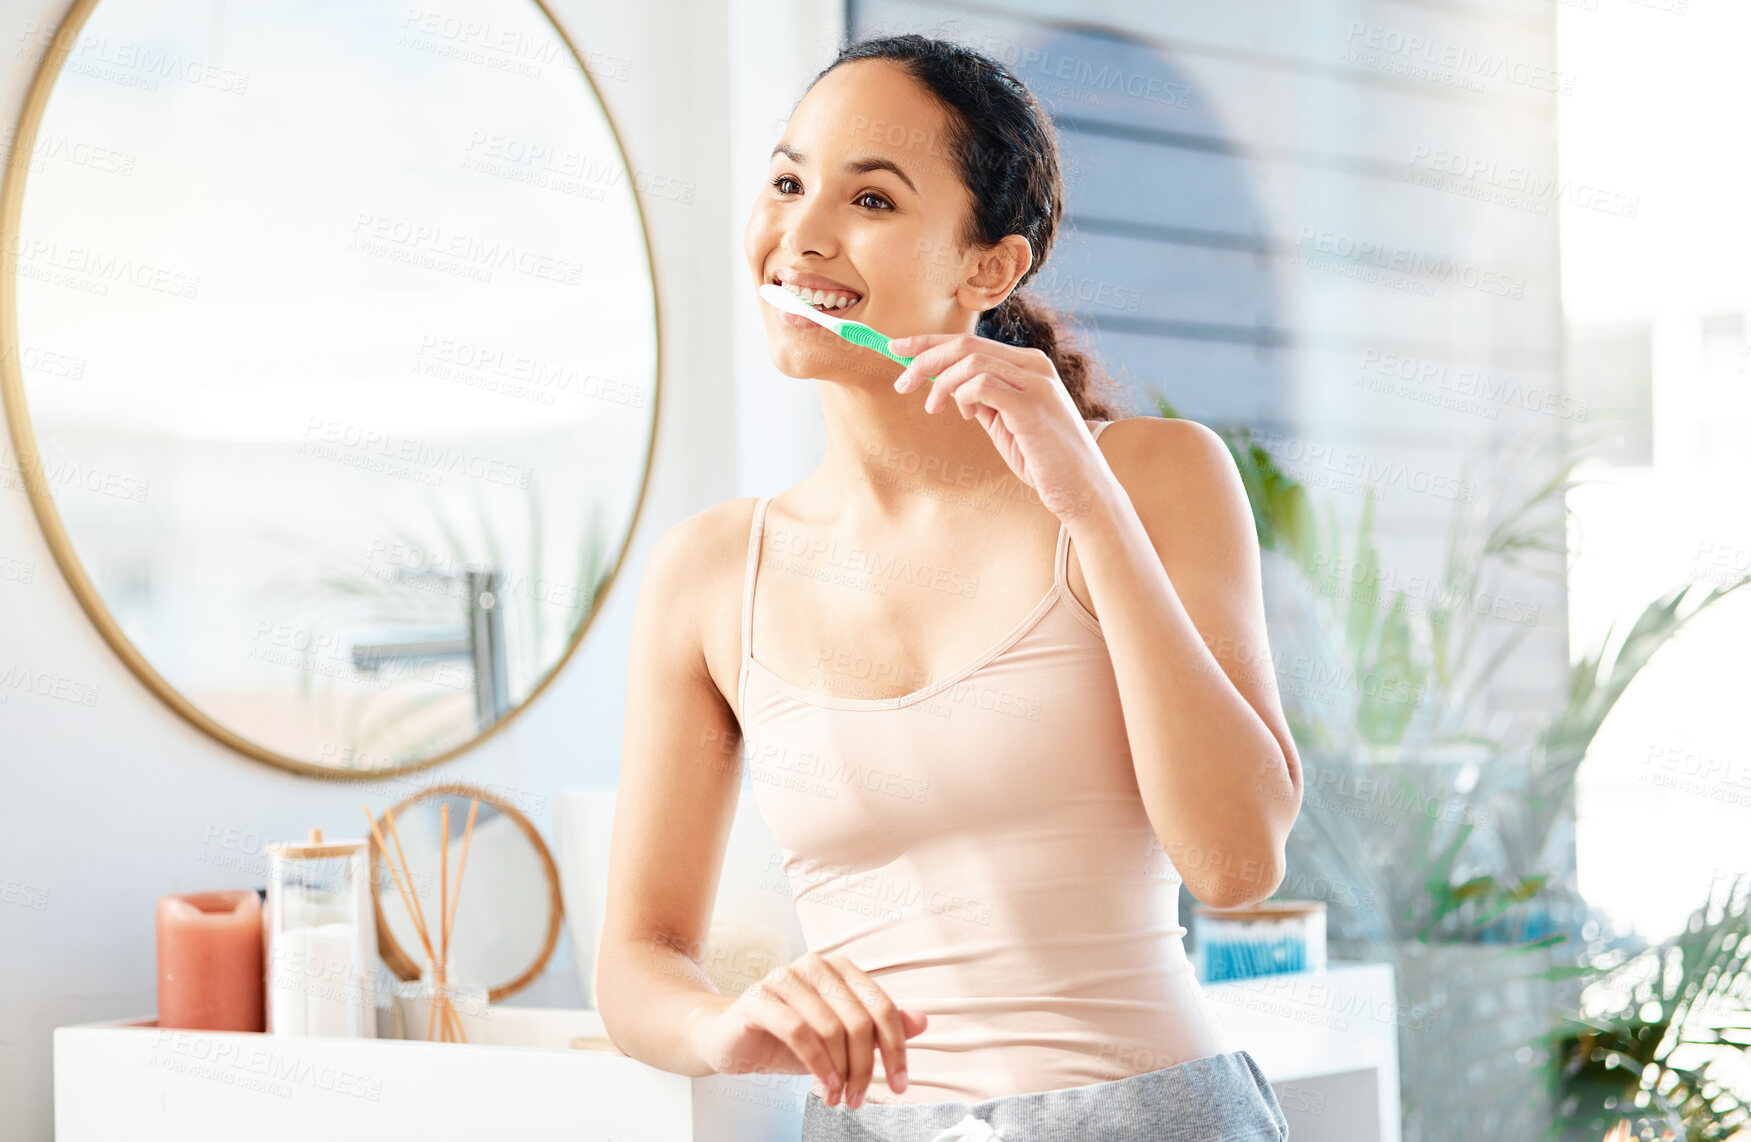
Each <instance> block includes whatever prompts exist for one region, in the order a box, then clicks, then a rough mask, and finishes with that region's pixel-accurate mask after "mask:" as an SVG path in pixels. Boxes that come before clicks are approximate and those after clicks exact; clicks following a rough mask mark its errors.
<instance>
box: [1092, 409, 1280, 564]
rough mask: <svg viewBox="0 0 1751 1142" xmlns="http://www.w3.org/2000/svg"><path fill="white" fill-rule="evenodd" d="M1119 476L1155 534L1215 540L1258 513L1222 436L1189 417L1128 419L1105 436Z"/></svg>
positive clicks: (1104, 446) (1104, 449) (1109, 428)
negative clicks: (1213, 533)
mask: <svg viewBox="0 0 1751 1142" xmlns="http://www.w3.org/2000/svg"><path fill="white" fill-rule="evenodd" d="M1100 444H1101V450H1102V452H1104V453H1105V455H1106V458H1107V465H1108V467H1110V468H1111V469H1112V470H1113V476H1114V478H1116V479H1117V480H1118V481H1119V484H1120V485H1121V486H1122V487H1123V488H1124V489H1125V492H1126V494H1128V495H1129V496H1130V498H1131V502H1132V503H1133V504H1134V505H1136V508H1137V512H1138V515H1139V516H1140V517H1141V518H1142V519H1143V522H1144V524H1145V525H1148V526H1150V530H1151V531H1152V532H1153V531H1155V530H1156V526H1157V525H1159V527H1160V528H1161V530H1162V532H1163V533H1164V534H1176V535H1183V534H1194V533H1195V534H1202V535H1206V536H1207V535H1209V534H1210V527H1211V526H1212V525H1214V526H1216V527H1218V528H1223V527H1226V526H1231V525H1232V524H1234V523H1235V521H1236V520H1237V519H1238V518H1239V517H1240V516H1244V517H1245V518H1246V520H1247V521H1248V522H1250V520H1251V517H1252V509H1251V505H1250V503H1249V501H1248V500H1247V498H1246V489H1245V486H1244V484H1243V483H1242V482H1241V478H1240V470H1239V468H1238V467H1237V466H1236V465H1235V462H1234V455H1233V453H1232V452H1230V451H1229V449H1228V443H1227V441H1225V440H1224V439H1223V438H1222V436H1221V434H1219V433H1217V432H1216V431H1215V430H1214V429H1212V428H1210V427H1209V426H1208V425H1206V424H1202V423H1200V422H1198V421H1195V420H1187V419H1185V418H1183V417H1169V416H1128V417H1126V418H1124V419H1123V420H1119V421H1115V422H1113V423H1112V424H1110V425H1108V426H1107V428H1106V429H1105V430H1104V431H1102V432H1101V435H1100Z"/></svg>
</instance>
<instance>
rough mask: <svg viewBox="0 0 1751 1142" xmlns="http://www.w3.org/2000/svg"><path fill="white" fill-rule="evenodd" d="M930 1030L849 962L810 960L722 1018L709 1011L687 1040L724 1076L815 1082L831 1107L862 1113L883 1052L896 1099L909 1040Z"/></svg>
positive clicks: (777, 974)
mask: <svg viewBox="0 0 1751 1142" xmlns="http://www.w3.org/2000/svg"><path fill="white" fill-rule="evenodd" d="M927 1022H928V1017H927V1016H925V1014H924V1013H923V1012H921V1011H911V1010H902V1009H901V1008H900V1007H898V1006H897V1005H896V1004H895V1003H894V1001H893V1000H892V999H890V998H889V997H888V994H887V992H885V991H883V990H882V989H881V987H880V985H878V984H877V983H876V982H875V980H873V979H871V978H870V977H869V976H868V975H866V974H865V973H864V972H863V971H862V970H861V969H859V968H858V967H857V966H856V965H854V964H853V963H852V962H851V961H850V960H848V959H846V958H845V957H844V956H821V955H817V954H816V953H814V952H805V953H803V954H802V955H800V956H798V957H797V958H796V959H794V960H792V961H791V962H790V963H788V964H785V965H784V966H783V967H779V968H774V969H773V970H772V971H771V972H768V973H767V975H766V977H765V978H764V979H762V980H760V981H759V982H758V983H755V984H753V985H751V986H750V987H749V988H748V989H747V990H746V991H744V992H742V994H740V995H738V996H736V998H735V1000H734V1002H732V1003H731V1004H730V1005H729V1006H728V1007H726V1008H724V1009H723V1010H722V1011H721V1012H718V1013H717V1014H712V1013H710V1011H709V1009H706V1010H704V1011H701V1012H700V1013H699V1014H698V1017H697V1018H696V1019H693V1020H691V1021H690V1023H689V1026H688V1028H687V1035H688V1038H689V1039H690V1041H691V1043H692V1045H693V1048H694V1050H695V1052H696V1053H697V1054H698V1055H699V1056H700V1057H701V1058H703V1059H705V1060H706V1061H707V1062H708V1063H710V1064H711V1066H712V1068H713V1069H714V1070H716V1071H718V1072H720V1073H722V1074H730V1075H738V1074H746V1073H748V1072H750V1071H759V1072H778V1073H781V1074H792V1075H800V1074H813V1075H814V1076H815V1077H816V1078H817V1079H819V1080H820V1082H821V1085H822V1086H824V1087H825V1088H826V1089H827V1098H826V1102H827V1105H828V1106H832V1105H835V1104H836V1103H837V1102H838V1101H839V1098H840V1096H841V1095H843V1096H844V1101H845V1104H846V1105H847V1106H850V1107H853V1108H855V1107H858V1106H861V1105H863V1099H864V1094H865V1092H866V1091H867V1090H868V1089H869V1084H870V1077H871V1074H872V1072H873V1070H874V1067H875V1051H876V1048H878V1047H879V1048H880V1049H881V1052H882V1069H883V1073H885V1074H886V1075H887V1076H888V1086H889V1087H890V1088H891V1089H892V1090H893V1091H894V1092H895V1093H896V1094H898V1093H900V1092H902V1091H904V1090H905V1089H906V1040H907V1039H910V1038H911V1037H912V1036H914V1035H916V1034H918V1033H919V1032H920V1031H923V1030H924V1027H925V1024H926V1023H927Z"/></svg>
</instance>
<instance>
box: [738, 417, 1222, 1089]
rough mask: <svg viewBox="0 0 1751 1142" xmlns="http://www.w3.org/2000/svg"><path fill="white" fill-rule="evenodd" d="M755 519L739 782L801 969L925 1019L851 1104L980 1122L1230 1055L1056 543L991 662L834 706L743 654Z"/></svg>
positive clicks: (1089, 617) (1095, 633) (1114, 701)
mask: <svg viewBox="0 0 1751 1142" xmlns="http://www.w3.org/2000/svg"><path fill="white" fill-rule="evenodd" d="M1107 423H1110V422H1102V423H1100V424H1099V425H1098V426H1097V427H1096V428H1095V433H1096V435H1097V436H1098V434H1099V432H1100V431H1101V430H1102V429H1104V428H1105V427H1106V424H1107ZM770 501H771V497H770V496H768V497H764V498H762V499H761V500H760V501H759V502H758V503H757V504H756V505H755V508H754V518H753V523H752V526H751V527H750V534H749V538H748V563H747V573H746V582H745V584H744V587H743V595H742V659H741V668H740V676H739V681H738V686H739V688H740V689H739V703H740V709H741V711H742V719H743V724H742V731H743V754H744V759H745V761H746V762H747V765H746V769H745V773H746V776H747V778H748V779H749V780H751V782H752V785H753V795H754V797H755V800H756V803H757V805H758V807H759V809H760V812H761V814H762V815H763V816H764V818H765V819H766V822H767V824H768V826H769V827H770V828H771V829H772V831H773V834H774V835H775V836H776V837H777V839H778V842H779V844H780V846H781V856H782V870H783V872H784V874H785V876H786V878H787V880H788V888H789V890H790V892H791V895H792V897H793V899H794V900H795V902H796V908H797V913H798V918H799V920H800V922H801V924H802V929H803V934H804V936H805V937H806V939H807V941H808V946H809V948H810V950H812V951H815V952H818V953H820V954H823V955H833V954H839V955H844V956H846V957H847V958H849V959H850V960H851V962H852V963H853V964H855V965H857V966H858V967H859V968H861V969H862V970H864V971H865V972H868V973H869V974H870V976H871V977H873V978H874V979H875V980H876V981H877V982H878V983H879V984H880V985H881V986H882V988H883V989H884V990H886V991H887V993H888V994H889V995H890V996H891V997H892V998H893V999H894V1000H895V1001H896V1002H897V1003H899V1004H900V1006H902V1007H910V1008H915V1009H917V1010H920V1011H923V1012H925V1013H926V1014H928V1015H929V1017H930V1024H929V1026H928V1027H927V1028H926V1029H925V1030H924V1031H923V1032H922V1033H921V1034H919V1035H916V1036H914V1037H913V1038H912V1039H910V1040H909V1041H908V1045H907V1077H908V1079H909V1082H910V1085H909V1086H908V1087H907V1089H906V1091H905V1092H904V1093H903V1094H900V1095H895V1094H893V1093H892V1092H891V1091H890V1090H889V1089H888V1087H887V1085H886V1079H885V1076H884V1073H883V1066H882V1058H881V1054H880V1052H879V1051H878V1052H877V1054H876V1060H875V1074H874V1078H873V1080H872V1082H871V1084H870V1087H869V1093H868V1101H870V1102H872V1103H873V1102H877V1101H890V1102H894V1101H897V1102H940V1101H946V1100H952V1099H964V1100H967V1101H973V1102H977V1101H981V1100H984V1099H989V1098H998V1097H1001V1096H1005V1095H1011V1094H1021V1093H1027V1092H1033V1091H1045V1090H1055V1089H1058V1088H1062V1087H1070V1086H1081V1085H1084V1084H1088V1083H1096V1082H1104V1081H1108V1080H1112V1079H1120V1078H1128V1077H1130V1076H1131V1075H1135V1074H1141V1073H1143V1072H1145V1071H1152V1070H1158V1069H1160V1068H1162V1067H1169V1066H1173V1065H1174V1064H1176V1063H1181V1062H1185V1061H1186V1060H1188V1059H1195V1058H1202V1057H1205V1056H1208V1055H1214V1054H1220V1053H1223V1052H1226V1051H1229V1050H1232V1049H1233V1048H1232V1046H1231V1045H1230V1041H1229V1039H1228V1036H1227V1033H1226V1029H1225V1028H1224V1027H1223V1025H1222V1020H1221V1016H1220V1015H1219V1014H1218V1013H1217V1011H1216V1009H1215V1006H1214V1004H1212V1003H1211V1002H1210V1001H1209V999H1208V998H1207V997H1206V996H1205V994H1204V992H1203V990H1202V989H1201V987H1200V986H1199V983H1198V980H1197V976H1196V972H1195V970H1194V967H1193V965H1192V963H1191V962H1190V961H1189V960H1188V959H1187V957H1186V952H1185V946H1184V943H1183V941H1182V937H1183V936H1184V935H1185V933H1186V929H1185V928H1184V927H1183V926H1181V924H1180V923H1179V916H1178V904H1179V900H1178V890H1179V885H1180V877H1179V874H1178V872H1177V871H1176V870H1175V869H1174V867H1173V865H1172V863H1171V862H1170V861H1169V860H1168V857H1167V854H1166V852H1165V850H1164V849H1163V848H1162V846H1161V843H1160V841H1159V840H1158V839H1157V838H1156V836H1155V831H1154V829H1153V828H1152V827H1151V826H1150V823H1149V818H1148V816H1147V815H1146V814H1145V812H1144V809H1143V801H1142V797H1141V795H1140V794H1139V792H1138V788H1137V780H1136V775H1135V773H1134V772H1133V770H1132V767H1131V752H1130V746H1129V743H1128V741H1127V739H1126V736H1125V723H1124V719H1123V716H1122V714H1121V711H1120V707H1119V693H1118V687H1117V681H1116V679H1115V676H1114V674H1113V668H1112V660H1111V658H1110V657H1109V656H1108V654H1107V651H1106V640H1105V638H1104V636H1103V635H1102V634H1101V629H1100V623H1099V621H1098V620H1097V619H1096V618H1095V617H1094V615H1093V614H1091V613H1090V612H1089V611H1088V609H1087V608H1085V607H1084V606H1083V605H1082V604H1081V602H1080V601H1078V600H1077V598H1076V596H1075V594H1074V593H1073V592H1072V591H1071V590H1070V585H1069V579H1068V565H1069V564H1068V558H1069V531H1068V530H1067V529H1066V528H1065V527H1062V526H1061V527H1060V528H1059V529H1058V545H1057V551H1056V554H1055V556H1054V559H1053V573H1052V586H1051V589H1050V590H1048V591H1047V592H1046V595H1045V597H1044V598H1042V599H1041V600H1040V601H1039V602H1038V603H1037V604H1036V605H1035V606H1034V608H1033V609H1032V610H1031V611H1029V612H1028V614H1027V615H1025V616H1024V617H1023V618H1022V619H1021V621H1020V622H1018V623H1016V625H1015V626H1014V628H1013V629H1011V630H1010V631H1009V633H1008V634H1006V635H1004V636H1003V637H1002V638H1000V639H999V640H998V641H997V643H996V644H995V645H993V646H992V647H991V648H990V649H988V650H986V651H985V652H984V653H983V654H980V655H979V656H978V657H976V658H974V659H973V660H972V661H971V662H969V663H967V664H966V665H965V666H962V667H961V668H960V669H958V670H955V671H952V672H951V673H949V674H948V675H946V676H945V677H942V678H938V679H937V680H935V681H934V682H931V683H930V684H928V685H926V686H924V687H922V688H921V689H918V690H915V691H913V692H911V693H909V694H903V695H901V696H899V697H892V698H859V697H848V696H845V695H843V694H832V693H823V692H818V691H816V690H810V689H805V688H803V687H801V686H798V685H795V684H792V683H791V682H788V681H786V680H785V679H782V678H779V677H778V676H777V675H775V674H773V673H771V672H770V671H768V670H767V669H766V668H765V667H764V666H762V665H761V664H760V662H759V661H758V660H756V659H755V657H754V653H753V616H754V593H755V583H756V580H757V577H758V574H757V573H758V571H759V567H760V558H761V543H760V540H761V533H762V531H763V528H764V522H765V515H766V506H767V504H768V503H769V502H770ZM769 629H778V630H782V621H780V622H779V623H777V624H774V625H773V627H772V628H769ZM780 885H781V887H783V886H784V882H780ZM814 1090H815V1093H816V1094H819V1095H821V1096H822V1097H825V1095H826V1090H825V1088H824V1087H823V1086H822V1084H821V1083H819V1082H818V1081H817V1082H816V1083H815V1084H814Z"/></svg>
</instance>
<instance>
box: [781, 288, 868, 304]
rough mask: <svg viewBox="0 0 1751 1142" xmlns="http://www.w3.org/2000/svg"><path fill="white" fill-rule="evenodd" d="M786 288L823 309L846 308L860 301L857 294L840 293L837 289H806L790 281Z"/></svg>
mask: <svg viewBox="0 0 1751 1142" xmlns="http://www.w3.org/2000/svg"><path fill="white" fill-rule="evenodd" d="M784 288H785V289H786V290H788V291H790V292H791V293H794V294H796V295H797V296H798V297H800V298H802V299H803V300H804V301H806V302H808V303H809V304H810V305H815V306H819V307H821V308H822V309H844V308H846V307H847V306H852V305H856V304H857V302H858V297H857V295H856V294H850V293H840V292H838V291H837V290H824V289H804V288H802V287H801V286H798V285H795V284H792V283H790V282H786V283H785V285H784Z"/></svg>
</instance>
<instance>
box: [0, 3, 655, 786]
mask: <svg viewBox="0 0 1751 1142" xmlns="http://www.w3.org/2000/svg"><path fill="white" fill-rule="evenodd" d="M21 50H22V52H23V53H24V54H26V55H27V56H30V57H33V58H34V59H35V60H36V61H37V67H38V72H37V76H36V79H35V82H34V83H33V85H32V87H31V90H30V93H29V95H28V96H27V99H26V104H25V110H24V114H23V116H22V118H21V122H20V125H19V128H18V130H17V131H16V132H15V134H14V137H13V140H12V156H13V159H14V161H12V162H9V163H8V165H7V170H6V181H5V186H4V191H3V194H0V225H3V226H4V236H5V254H6V258H5V266H4V272H3V273H0V291H3V292H0V323H3V324H0V340H3V342H4V349H5V352H4V354H3V355H0V388H3V390H4V395H5V402H6V412H7V416H8V420H9V422H10V426H11V431H12V439H13V448H12V449H11V452H12V454H11V455H10V456H8V457H6V460H7V463H6V464H5V465H3V466H0V470H3V471H4V472H5V474H6V475H7V476H9V477H12V478H13V479H12V481H11V482H12V483H13V484H14V486H19V485H23V486H24V488H25V490H26V491H28V493H29V495H30V497H31V500H32V503H33V506H34V508H35V511H36V513H37V516H38V519H39V520H40V522H41V524H42V527H43V530H44V532H45V534H46V535H47V537H48V540H49V544H50V547H51V549H52V550H53V553H54V556H55V559H56V562H57V563H58V564H59V565H60V567H61V569H62V571H63V572H64V574H65V575H66V577H67V580H68V582H69V583H70V584H71V585H72V587H73V590H74V592H75V593H76V594H77V595H78V597H79V599H80V602H81V603H82V605H83V606H84V607H85V609H86V610H87V612H88V613H89V614H90V616H91V618H92V620H93V621H94V623H95V624H96V625H97V627H98V629H99V630H100V631H101V632H102V633H103V635H104V637H105V639H106V640H108V642H109V643H110V645H111V646H113V647H114V648H115V650H116V652H117V653H118V654H119V655H120V656H121V657H122V658H123V660H124V661H126V662H127V664H128V665H129V667H130V668H131V669H132V670H133V671H134V672H135V673H136V674H137V675H138V676H139V677H140V678H141V679H142V680H143V681H144V682H146V683H147V685H148V686H150V687H151V688H152V689H153V690H154V692H156V693H157V694H158V695H159V696H160V697H161V698H162V699H163V700H164V701H166V702H167V703H168V704H170V705H171V706H172V707H173V708H174V709H176V710H177V711H178V712H179V713H180V714H182V715H183V716H185V717H187V718H188V719H189V720H190V721H192V722H193V723H194V724H195V725H197V726H199V727H200V728H202V729H203V730H205V731H207V732H208V733H211V734H212V735H213V736H215V737H217V738H218V739H220V740H221V741H224V742H225V743H227V744H228V745H231V746H233V747H235V748H237V749H239V750H242V751H243V752H245V753H247V754H250V755H251V756H254V757H257V758H260V759H262V760H264V761H268V762H272V763H275V764H279V765H283V766H286V767H288V768H292V769H295V770H298V771H301V772H310V773H320V774H333V775H339V776H346V777H370V776H380V775H382V774H385V773H394V772H401V771H405V770H410V769H415V768H418V767H421V766H424V765H430V764H432V763H434V762H437V761H441V760H443V759H445V758H447V757H450V756H453V755H455V754H457V753H459V752H461V751H462V750H464V749H466V748H468V747H469V746H471V745H473V744H474V743H475V742H476V741H478V740H479V739H480V737H481V736H483V735H485V734H487V733H490V732H492V731H493V730H494V729H495V728H497V727H499V726H502V725H503V724H504V723H505V721H506V719H507V718H509V717H510V716H512V715H513V714H514V713H515V712H516V711H518V710H519V709H521V708H522V707H523V706H525V705H526V704H527V703H528V702H529V701H530V700H531V699H532V698H533V697H534V696H535V695H536V694H538V693H539V692H540V691H541V689H542V688H543V687H544V686H545V685H546V683H547V682H548V681H549V680H550V679H551V678H552V677H553V676H554V674H555V673H556V672H557V670H558V669H559V667H560V666H561V665H562V664H563V663H564V662H565V660H566V658H567V657H568V656H569V655H570V654H571V652H572V651H573V649H574V648H575V647H576V646H577V644H578V642H579V640H580V639H581V638H582V636H583V633H584V631H585V629H586V628H587V626H588V624H589V621H590V618H591V616H592V615H593V614H594V613H595V610H596V608H597V606H598V604H599V602H600V600H601V597H602V594H603V592H604V591H605V590H606V588H607V586H608V585H609V583H610V581H611V580H612V578H613V574H614V571H615V569H616V568H617V567H618V565H619V563H620V560H621V558H622V557H623V555H624V553H625V550H626V546H627V544H628V542H629V540H630V536H631V532H632V528H633V525H634V522H635V520H636V517H637V514H638V509H639V505H640V502H641V501H642V498H643V493H644V487H645V482H646V475H647V470H648V466H649V460H650V452H651V445H652V442H653V440H654V436H655V414H656V408H657V380H658V357H657V343H658V331H657V319H656V303H655V297H656V291H655V286H654V282H653V279H652V275H651V263H650V257H649V250H648V242H647V234H646V230H645V224H644V218H643V214H642V212H641V208H640V204H639V200H638V196H637V194H636V193H635V188H634V179H633V177H632V175H631V174H630V172H629V167H628V164H627V162H626V160H625V157H624V155H623V153H622V151H621V149H620V146H619V143H618V140H617V138H616V135H615V133H614V129H613V126H612V123H611V121H610V119H609V116H608V114H607V111H606V109H605V107H604V106H603V103H602V101H601V99H600V98H599V97H598V93H597V88H596V83H595V80H594V78H593V76H599V77H602V78H605V79H607V78H613V79H624V78H625V61H622V60H616V59H614V58H612V57H603V56H599V55H592V54H591V53H588V52H579V51H574V48H573V46H572V45H571V44H570V43H569V42H568V41H567V40H566V39H565V38H564V36H563V35H562V34H561V33H560V32H559V31H558V29H557V28H556V27H555V25H554V24H553V23H552V22H551V21H550V20H549V18H548V16H547V15H546V12H545V10H544V9H543V8H541V7H540V6H538V5H537V4H535V3H531V2H529V0H460V2H458V3H453V4H447V5H445V7H444V9H443V12H442V13H436V12H428V11H426V10H424V9H420V8H410V7H409V6H408V5H406V4H404V3H391V2H389V0H311V2H307V3H299V4H296V5H257V4H239V5H233V4H223V3H202V4H196V3H179V2H171V3H157V2H148V0H103V2H102V3H101V4H99V3H96V2H95V0H90V2H87V0H79V2H77V3H75V4H74V6H73V9H72V11H71V12H70V13H69V15H68V16H67V18H66V20H65V21H64V22H63V24H62V26H61V27H60V28H59V29H56V30H55V31H53V32H48V31H41V32H40V34H39V33H38V32H28V31H27V34H26V37H25V44H24V47H23V48H22V49H21ZM580 60H582V61H584V62H580ZM586 64H587V66H586Z"/></svg>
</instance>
